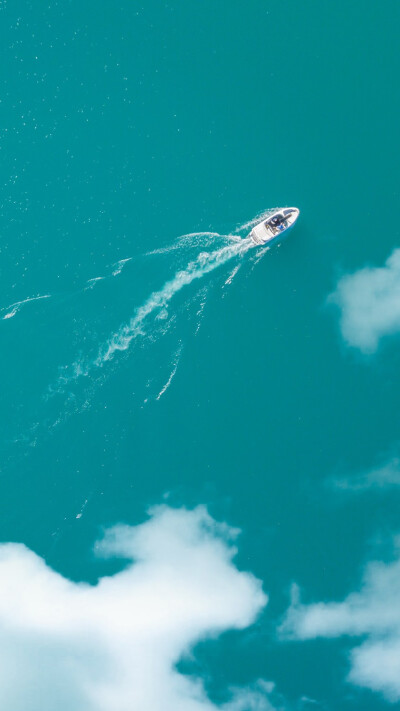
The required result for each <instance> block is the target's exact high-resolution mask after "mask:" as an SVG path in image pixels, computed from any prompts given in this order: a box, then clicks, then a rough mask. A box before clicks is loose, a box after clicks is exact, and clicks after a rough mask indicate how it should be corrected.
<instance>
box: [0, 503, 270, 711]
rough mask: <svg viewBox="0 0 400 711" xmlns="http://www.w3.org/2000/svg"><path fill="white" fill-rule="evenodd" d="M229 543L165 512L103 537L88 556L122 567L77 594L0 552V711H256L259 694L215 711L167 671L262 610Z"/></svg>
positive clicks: (66, 583)
mask: <svg viewBox="0 0 400 711" xmlns="http://www.w3.org/2000/svg"><path fill="white" fill-rule="evenodd" d="M236 533H237V532H236V531H234V530H232V529H230V528H229V527H228V526H226V525H224V524H218V523H216V522H215V521H214V520H213V519H212V518H211V517H210V516H209V515H208V514H207V512H206V510H205V509H204V508H202V507H198V508H197V509H195V510H194V511H188V510H186V509H179V510H177V509H171V508H168V507H166V506H163V507H158V508H156V509H154V510H152V511H151V518H150V519H149V520H148V521H146V522H145V523H144V524H142V525H140V526H136V527H128V526H118V527H116V528H113V529H111V530H109V531H108V532H107V533H106V535H105V538H104V540H103V541H102V542H100V543H99V544H98V545H97V546H96V552H97V553H98V554H99V555H102V556H109V557H114V556H117V557H123V558H126V560H127V567H126V568H125V569H124V570H123V571H122V572H119V573H117V574H115V575H112V576H109V577H104V578H101V579H100V580H99V582H98V583H97V585H94V586H90V585H88V584H85V583H81V584H77V583H74V582H71V581H70V580H67V579H65V578H64V577H62V576H61V575H59V574H57V573H56V572H54V571H53V570H52V569H50V568H49V567H47V566H46V565H45V563H44V562H43V560H42V559H41V558H39V557H38V556H37V555H35V554H34V553H32V552H31V551H29V550H28V549H27V548H26V547H25V546H23V545H16V544H5V545H1V546H0V581H1V582H0V707H1V708H2V709H7V711H36V709H37V708H40V709H41V711H54V709H56V708H57V709H58V710H59V711H62V709H68V711H70V709H74V711H136V710H138V711H139V710H140V711H216V709H217V708H220V709H223V711H241V710H242V709H243V711H244V710H245V711H249V710H250V709H253V710H254V711H256V710H257V711H267V710H271V709H272V705H271V703H270V701H269V695H270V691H271V689H270V687H269V686H268V684H265V683H263V682H262V681H260V682H259V683H258V684H257V685H256V686H255V687H254V688H249V689H242V690H239V691H238V690H236V691H235V692H234V693H233V694H232V696H231V700H230V701H229V702H227V703H225V704H224V705H223V706H216V705H215V704H214V703H212V702H211V701H210V700H209V698H208V697H207V695H206V692H205V689H204V687H203V684H202V681H201V680H200V679H197V678H194V677H192V676H187V675H183V674H181V673H179V672H178V670H177V668H176V664H177V663H178V661H179V660H180V659H182V658H183V657H184V656H185V655H186V654H188V653H189V652H190V651H191V649H192V648H193V646H194V645H195V644H196V643H197V642H198V641H199V640H201V639H204V638H207V637H211V638H214V637H216V636H217V635H219V634H220V633H222V632H223V631H225V630H228V629H243V628H245V627H247V626H248V625H251V624H252V623H253V622H254V620H255V619H256V617H257V615H258V614H259V613H260V611H261V610H262V609H263V607H264V606H265V605H266V603H267V597H266V595H265V594H264V593H263V591H262V589H261V583H260V581H259V580H257V579H256V578H254V577H253V576H252V575H251V574H249V573H245V572H240V571H239V570H238V569H237V568H236V567H235V565H234V563H233V560H232V559H233V557H234V555H235V552H236V549H235V548H234V546H233V539H234V538H235V536H236Z"/></svg>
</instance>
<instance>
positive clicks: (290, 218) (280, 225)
mask: <svg viewBox="0 0 400 711" xmlns="http://www.w3.org/2000/svg"><path fill="white" fill-rule="evenodd" d="M299 215H300V210H299V209H298V208H297V207H280V208H279V209H278V210H274V212H272V213H271V214H270V215H269V216H268V217H267V218H265V219H264V220H263V221H262V222H259V223H258V225H256V226H255V227H253V229H252V230H251V232H250V234H249V237H250V238H251V239H252V240H253V242H254V244H269V243H270V242H275V241H276V240H278V239H280V238H281V237H282V235H283V233H284V232H286V230H288V229H289V228H290V227H292V226H293V225H294V223H295V222H296V220H297V218H298V216H299Z"/></svg>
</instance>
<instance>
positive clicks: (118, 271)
mask: <svg viewBox="0 0 400 711" xmlns="http://www.w3.org/2000/svg"><path fill="white" fill-rule="evenodd" d="M131 259H132V257H127V258H126V259H120V260H119V262H117V263H116V264H113V266H114V267H115V269H114V271H113V272H112V276H118V274H121V272H122V270H123V268H124V266H125V264H127V262H130V261H131Z"/></svg>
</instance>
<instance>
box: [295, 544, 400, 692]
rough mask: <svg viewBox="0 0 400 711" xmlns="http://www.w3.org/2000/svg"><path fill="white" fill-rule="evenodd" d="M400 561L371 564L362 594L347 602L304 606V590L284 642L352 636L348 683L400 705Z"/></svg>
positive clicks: (297, 602)
mask: <svg viewBox="0 0 400 711" xmlns="http://www.w3.org/2000/svg"><path fill="white" fill-rule="evenodd" d="M399 600H400V557H398V558H397V560H395V561H394V562H391V563H387V564H385V563H383V562H376V561H375V562H371V563H369V565H368V566H367V567H366V570H365V574H364V577H363V580H362V585H361V589H360V591H359V592H357V593H352V594H351V595H349V596H348V597H347V598H346V599H345V600H344V601H343V602H339V603H336V602H330V603H324V602H319V603H315V604H310V605H303V604H301V603H300V602H299V600H298V589H297V588H296V587H295V588H294V598H293V601H292V605H291V607H290V608H289V611H288V613H287V616H286V619H285V621H284V623H283V625H282V627H281V634H282V636H284V637H288V638H291V639H298V640H306V639H314V638H317V637H330V638H333V637H340V636H343V635H349V636H351V637H358V638H360V639H359V640H357V642H356V644H355V645H354V646H353V647H352V650H351V654H350V672H349V676H348V680H349V681H350V682H352V683H353V684H355V685H357V686H361V687H366V688H369V689H372V690H374V691H378V692H381V693H382V694H383V695H384V696H385V697H386V699H388V700H389V701H392V702H395V701H399V700H400V604H399Z"/></svg>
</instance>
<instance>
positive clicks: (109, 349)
mask: <svg viewBox="0 0 400 711" xmlns="http://www.w3.org/2000/svg"><path fill="white" fill-rule="evenodd" d="M253 246H254V245H253V243H252V241H251V240H249V239H246V240H241V241H240V242H235V243H234V244H233V245H232V244H231V245H228V246H227V247H222V248H221V249H218V250H215V251H214V252H209V253H207V252H202V253H201V254H199V256H198V257H197V259H194V260H193V261H192V262H190V263H189V264H188V266H187V267H186V269H183V270H182V271H179V272H177V274H175V276H174V278H173V279H171V280H170V281H167V282H166V284H164V286H163V288H162V289H160V290H159V291H154V292H153V293H152V294H151V295H150V296H149V298H148V299H147V301H145V303H144V304H143V306H141V307H140V308H139V309H138V310H137V311H136V314H135V315H134V316H133V318H131V320H130V321H129V323H127V324H126V325H125V326H122V328H120V329H119V331H117V332H116V333H115V334H114V335H113V336H112V337H111V338H110V340H109V341H108V343H107V344H106V346H105V348H102V349H101V350H100V351H99V353H98V355H97V357H96V359H95V360H94V362H93V365H95V366H97V367H99V366H102V365H103V364H104V363H105V362H106V361H109V360H111V359H112V358H113V356H114V354H115V352H116V351H124V350H126V349H127V348H129V345H130V343H131V341H132V339H134V338H135V337H136V336H138V335H142V334H143V330H142V327H143V324H144V321H145V320H146V318H147V317H148V316H149V315H150V314H151V313H153V312H154V311H155V310H157V309H163V308H166V306H167V304H168V303H169V301H170V300H171V299H172V297H173V296H174V295H175V294H176V293H177V292H178V291H180V290H181V289H182V288H183V287H184V286H188V285H189V284H191V283H192V281H194V280H195V279H201V277H203V276H204V275H205V274H207V273H209V272H212V271H213V270H214V269H216V268H217V267H219V266H221V265H222V264H225V263H226V262H227V261H229V260H230V259H232V258H233V257H235V256H239V255H241V254H244V253H245V252H247V251H248V249H250V248H251V247H253Z"/></svg>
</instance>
